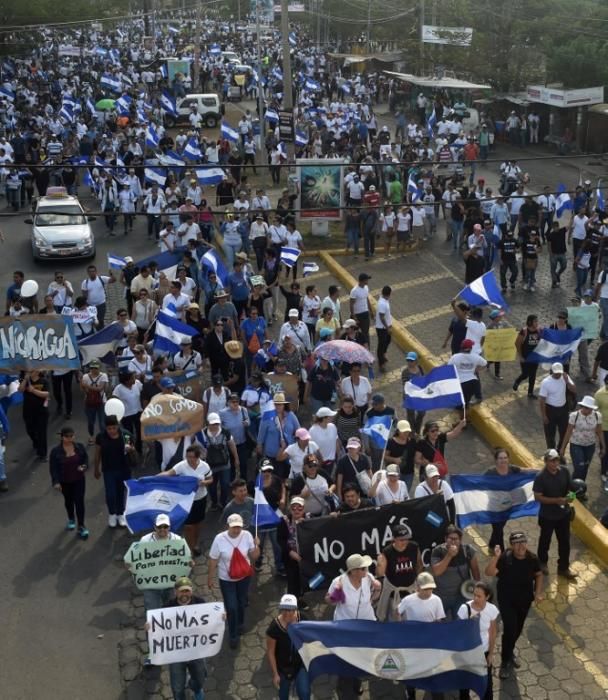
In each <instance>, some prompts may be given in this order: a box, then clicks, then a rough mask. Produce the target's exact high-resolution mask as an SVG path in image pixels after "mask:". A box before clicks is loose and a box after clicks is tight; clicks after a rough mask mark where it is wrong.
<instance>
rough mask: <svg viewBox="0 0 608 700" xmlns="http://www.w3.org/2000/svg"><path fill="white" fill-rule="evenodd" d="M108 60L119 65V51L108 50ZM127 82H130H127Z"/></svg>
mask: <svg viewBox="0 0 608 700" xmlns="http://www.w3.org/2000/svg"><path fill="white" fill-rule="evenodd" d="M110 58H111V59H112V63H116V64H117V65H120V51H119V50H118V49H110ZM129 82H131V81H130V80H129Z"/></svg>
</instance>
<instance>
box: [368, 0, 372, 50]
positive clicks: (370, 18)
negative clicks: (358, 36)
mask: <svg viewBox="0 0 608 700" xmlns="http://www.w3.org/2000/svg"><path fill="white" fill-rule="evenodd" d="M371 34H372V0H367V53H368V54H370V53H371Z"/></svg>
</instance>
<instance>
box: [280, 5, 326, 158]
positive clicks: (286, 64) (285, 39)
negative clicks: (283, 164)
mask: <svg viewBox="0 0 608 700" xmlns="http://www.w3.org/2000/svg"><path fill="white" fill-rule="evenodd" d="M317 37H318V34H317ZM281 43H282V44H283V109H285V110H291V114H292V120H293V92H292V85H291V54H290V46H289V10H288V5H287V0H281ZM294 155H295V151H294V144H293V141H291V142H290V143H287V160H288V162H290V163H291V162H293V159H294Z"/></svg>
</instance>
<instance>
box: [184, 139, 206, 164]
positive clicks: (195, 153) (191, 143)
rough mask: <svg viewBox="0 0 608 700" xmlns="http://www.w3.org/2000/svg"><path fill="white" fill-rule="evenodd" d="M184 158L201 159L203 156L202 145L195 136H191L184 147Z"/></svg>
mask: <svg viewBox="0 0 608 700" xmlns="http://www.w3.org/2000/svg"><path fill="white" fill-rule="evenodd" d="M183 155H184V158H187V159H188V160H199V159H200V158H202V156H203V154H202V153H201V147H200V146H199V143H198V141H197V140H196V138H195V137H194V136H191V137H190V138H189V139H188V142H187V143H186V146H185V148H184V154H183Z"/></svg>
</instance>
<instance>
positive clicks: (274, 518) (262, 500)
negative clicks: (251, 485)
mask: <svg viewBox="0 0 608 700" xmlns="http://www.w3.org/2000/svg"><path fill="white" fill-rule="evenodd" d="M253 508H254V513H253V517H254V523H255V525H256V527H257V528H260V529H262V530H263V529H264V528H272V527H276V526H277V525H278V524H279V523H280V522H281V518H282V516H281V511H279V510H276V509H275V508H273V507H272V506H271V505H270V503H268V501H267V500H266V496H265V495H264V491H263V490H262V475H261V474H258V477H257V479H256V481H255V498H254V499H253Z"/></svg>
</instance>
